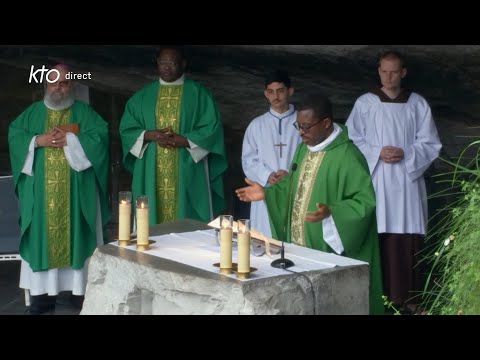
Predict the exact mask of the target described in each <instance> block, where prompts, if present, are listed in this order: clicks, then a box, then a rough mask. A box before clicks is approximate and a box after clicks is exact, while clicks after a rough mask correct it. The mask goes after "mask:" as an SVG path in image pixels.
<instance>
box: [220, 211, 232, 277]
mask: <svg viewBox="0 0 480 360" xmlns="http://www.w3.org/2000/svg"><path fill="white" fill-rule="evenodd" d="M232 225H233V217H232V216H231V215H221V216H220V226H221V227H220V269H231V268H232V237H233V230H232Z"/></svg>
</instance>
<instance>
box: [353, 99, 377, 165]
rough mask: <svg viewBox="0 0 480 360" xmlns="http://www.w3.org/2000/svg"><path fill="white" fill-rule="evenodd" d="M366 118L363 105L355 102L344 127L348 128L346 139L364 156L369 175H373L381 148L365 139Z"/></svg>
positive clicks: (366, 112)
mask: <svg viewBox="0 0 480 360" xmlns="http://www.w3.org/2000/svg"><path fill="white" fill-rule="evenodd" d="M367 117H368V111H367V109H363V105H362V104H361V103H360V102H359V101H358V100H357V102H356V103H355V105H354V106H353V110H352V112H351V113H350V115H349V117H348V119H347V122H346V123H345V125H346V126H347V128H348V137H349V138H350V139H351V140H352V141H353V143H354V144H355V145H357V147H358V148H359V149H360V151H361V152H362V154H363V156H365V159H367V163H368V169H369V170H370V174H373V172H374V171H375V167H376V166H377V164H378V161H379V160H380V153H381V151H382V147H381V146H378V145H372V144H369V143H368V139H367V138H366V124H365V121H366V120H367Z"/></svg>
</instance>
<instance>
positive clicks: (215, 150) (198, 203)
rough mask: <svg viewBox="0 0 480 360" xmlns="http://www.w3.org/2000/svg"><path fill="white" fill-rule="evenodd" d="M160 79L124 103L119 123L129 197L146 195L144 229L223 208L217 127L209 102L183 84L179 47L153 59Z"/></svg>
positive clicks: (205, 216) (194, 86)
mask: <svg viewBox="0 0 480 360" xmlns="http://www.w3.org/2000/svg"><path fill="white" fill-rule="evenodd" d="M157 65H158V71H159V75H160V78H159V80H156V81H154V82H152V83H149V84H147V85H146V86H145V87H143V88H142V89H141V90H139V91H138V92H137V93H135V94H134V95H133V96H132V97H131V98H130V100H129V101H128V103H127V105H126V107H125V112H124V114H123V116H122V119H121V121H120V136H121V140H122V148H123V162H124V165H125V167H126V168H127V169H128V170H129V171H130V172H131V173H132V174H133V177H132V195H133V198H134V199H135V198H136V196H138V195H147V196H148V199H149V208H150V209H149V223H150V224H159V223H162V222H166V221H173V220H175V219H182V218H190V219H196V220H200V221H204V222H208V221H210V220H211V219H212V218H213V216H214V215H215V214H217V213H219V212H220V211H222V210H223V209H224V207H225V201H224V191H223V173H224V172H225V170H226V169H227V161H226V157H225V148H224V137H223V127H222V124H221V122H220V116H219V113H218V110H217V106H216V104H215V101H214V99H213V96H212V94H211V92H210V91H209V90H207V89H206V88H205V87H203V86H202V85H201V84H199V83H198V82H196V81H194V80H191V79H188V78H185V75H184V70H185V67H186V60H185V56H184V52H183V49H182V48H181V47H163V48H161V49H160V50H159V52H158V55H157Z"/></svg>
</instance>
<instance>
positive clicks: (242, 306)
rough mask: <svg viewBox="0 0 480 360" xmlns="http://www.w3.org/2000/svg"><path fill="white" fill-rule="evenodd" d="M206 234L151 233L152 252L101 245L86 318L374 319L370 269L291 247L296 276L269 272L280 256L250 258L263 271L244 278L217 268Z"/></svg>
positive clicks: (183, 224)
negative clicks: (235, 316)
mask: <svg viewBox="0 0 480 360" xmlns="http://www.w3.org/2000/svg"><path fill="white" fill-rule="evenodd" d="M207 229H210V228H209V227H208V226H207V225H206V224H203V223H200V222H197V221H193V220H179V221H176V222H173V223H164V224H160V225H154V226H151V227H150V237H151V238H152V239H154V240H155V241H156V243H155V244H153V245H152V249H151V250H148V251H144V252H140V251H136V250H135V247H134V246H130V247H126V248H122V247H118V246H117V244H116V242H115V243H111V244H107V245H104V246H101V247H99V248H98V249H97V250H96V251H95V253H94V255H93V256H92V258H91V259H90V263H89V276H88V284H87V290H86V294H85V302H84V305H83V309H82V312H81V314H82V315H96V314H105V315H107V314H108V315H121V314H122V315H123V314H134V315H138V314H142V315H143V314H144V315H150V314H153V315H163V314H185V315H187V314H191V315H194V314H205V315H206V314H212V315H214V314H215V315H217V314H218V315H220V314H229V315H232V314H265V315H266V314H271V315H273V314H291V315H293V314H298V315H301V314H313V313H315V314H368V288H369V275H368V272H369V269H368V264H367V263H364V262H361V261H357V260H353V259H349V258H346V257H341V256H337V255H335V254H329V253H324V252H320V251H316V250H312V249H307V248H303V247H300V246H296V245H293V244H286V247H285V254H286V255H285V257H287V258H289V259H291V260H293V261H294V262H295V265H296V266H294V267H292V268H290V269H288V270H291V271H292V272H290V271H288V270H284V269H275V268H272V267H271V266H270V263H271V261H272V260H273V259H275V258H278V257H279V255H274V256H273V257H268V256H266V255H264V256H261V257H254V256H252V258H251V266H252V267H255V268H257V269H258V270H257V271H256V272H254V273H252V277H251V278H250V279H246V280H240V279H237V278H236V276H235V274H232V275H222V274H220V273H219V272H218V268H215V267H214V266H213V263H214V262H218V261H219V248H218V245H217V244H216V241H215V237H214V230H211V229H210V230H207ZM205 230H207V231H205ZM191 232H196V233H195V234H197V232H198V234H199V239H195V240H192V234H193V233H191ZM160 235H163V236H160ZM195 238H196V236H195ZM234 259H235V252H234ZM215 260H216V261H215ZM234 261H235V260H234ZM293 272H300V273H302V275H300V274H296V273H293ZM307 278H308V280H307ZM312 285H313V288H312Z"/></svg>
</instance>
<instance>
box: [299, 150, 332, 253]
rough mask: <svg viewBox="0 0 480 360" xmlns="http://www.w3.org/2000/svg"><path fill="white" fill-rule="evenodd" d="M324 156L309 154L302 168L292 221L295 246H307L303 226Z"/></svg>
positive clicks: (319, 153) (321, 153)
mask: <svg viewBox="0 0 480 360" xmlns="http://www.w3.org/2000/svg"><path fill="white" fill-rule="evenodd" d="M324 154H325V153H324V152H323V151H317V152H313V151H309V152H307V154H306V155H305V158H304V160H303V161H302V164H301V167H300V173H299V178H300V179H302V181H299V182H298V185H297V190H296V192H295V195H294V196H295V199H294V200H293V207H292V220H291V221H292V224H291V241H292V243H294V244H295V245H300V246H306V241H305V231H304V226H303V224H304V223H305V215H306V214H307V211H308V205H309V203H310V199H311V198H312V191H313V189H314V184H315V181H316V179H317V173H318V169H319V168H320V166H321V164H322V160H323V156H324Z"/></svg>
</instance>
